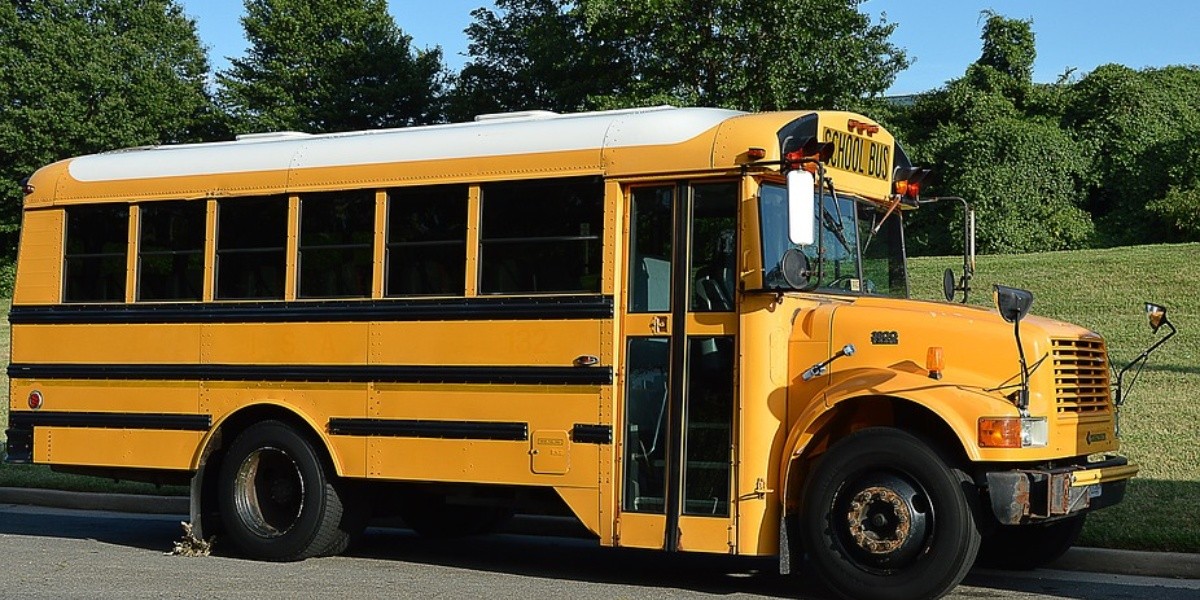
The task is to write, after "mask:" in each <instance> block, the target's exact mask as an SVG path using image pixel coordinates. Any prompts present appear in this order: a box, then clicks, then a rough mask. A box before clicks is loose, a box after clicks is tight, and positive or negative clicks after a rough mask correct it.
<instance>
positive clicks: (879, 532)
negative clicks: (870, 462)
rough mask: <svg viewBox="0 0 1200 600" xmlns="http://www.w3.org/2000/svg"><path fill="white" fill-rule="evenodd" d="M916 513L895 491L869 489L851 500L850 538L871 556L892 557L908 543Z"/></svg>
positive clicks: (848, 516) (848, 517)
mask: <svg viewBox="0 0 1200 600" xmlns="http://www.w3.org/2000/svg"><path fill="white" fill-rule="evenodd" d="M912 517H913V515H912V511H911V510H910V509H909V507H908V505H907V504H905V503H904V500H903V499H902V498H900V496H899V495H897V494H896V492H895V491H893V490H890V489H887V488H883V487H877V486H876V487H869V488H867V489H865V490H863V491H861V492H859V493H858V494H857V495H855V496H854V498H853V499H852V500H850V513H849V514H848V515H847V519H848V520H849V523H850V537H852V538H853V539H854V542H855V543H856V544H858V546H859V547H861V548H862V549H864V550H866V551H867V552H870V553H871V554H888V553H889V552H895V551H896V549H897V548H899V547H900V546H902V545H903V544H904V540H906V539H908V534H909V530H910V528H911V527H912Z"/></svg>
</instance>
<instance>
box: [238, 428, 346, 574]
mask: <svg viewBox="0 0 1200 600" xmlns="http://www.w3.org/2000/svg"><path fill="white" fill-rule="evenodd" d="M219 477H220V492H219V494H220V495H219V502H220V508H221V517H222V522H223V524H224V526H225V536H226V539H228V540H230V541H231V542H233V544H234V545H235V546H236V547H237V549H238V550H240V551H241V552H242V553H243V554H245V555H246V556H248V557H250V558H255V559H259V560H272V561H292V560H303V559H306V558H310V557H313V556H320V555H325V554H334V553H337V552H340V551H341V550H343V549H345V548H346V546H347V545H348V543H349V533H348V532H347V531H345V530H344V528H342V527H340V525H341V524H342V522H343V517H344V515H343V513H344V511H343V504H342V498H341V497H340V495H339V493H338V489H337V487H336V486H335V485H334V481H332V477H331V474H330V473H329V472H328V468H327V467H326V466H325V461H324V460H323V459H322V456H321V454H319V453H318V451H317V449H316V448H314V447H313V445H312V443H310V442H309V441H308V440H307V439H305V437H304V436H302V435H300V434H299V433H298V432H296V430H294V429H293V428H291V427H289V426H288V425H286V424H284V423H282V422H280V421H263V422H261V423H257V424H255V425H252V426H251V427H249V428H247V429H246V430H245V431H243V432H242V433H241V434H240V435H238V436H237V438H236V439H235V440H234V442H233V444H232V445H231V446H230V447H229V452H228V453H227V454H226V457H225V460H224V462H223V463H222V464H221V471H220V476H219Z"/></svg>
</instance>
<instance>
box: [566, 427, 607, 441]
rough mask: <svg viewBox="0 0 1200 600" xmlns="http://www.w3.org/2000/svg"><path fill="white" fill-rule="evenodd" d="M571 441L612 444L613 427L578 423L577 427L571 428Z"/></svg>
mask: <svg viewBox="0 0 1200 600" xmlns="http://www.w3.org/2000/svg"><path fill="white" fill-rule="evenodd" d="M571 441H573V442H575V443H577V444H611V443H612V427H611V426H609V425H588V424H584V423H576V424H575V427H573V428H571Z"/></svg>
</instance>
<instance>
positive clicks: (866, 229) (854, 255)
mask: <svg viewBox="0 0 1200 600" xmlns="http://www.w3.org/2000/svg"><path fill="white" fill-rule="evenodd" d="M787 210H788V208H787V189H786V188H785V187H784V186H782V185H777V184H764V185H763V186H762V188H761V192H760V195H759V221H760V226H761V227H762V232H761V237H762V257H763V268H764V274H763V287H765V288H767V289H773V290H787V289H799V288H798V287H797V286H796V285H794V283H795V280H794V279H793V283H792V284H789V283H788V281H787V278H785V277H784V273H783V269H784V255H785V254H786V253H787V251H788V250H789V249H792V248H797V249H798V250H799V251H800V252H801V253H803V254H804V256H805V257H806V258H807V259H808V264H809V267H808V269H809V272H810V276H809V278H808V279H807V285H805V286H802V287H803V288H804V289H816V290H820V291H828V292H837V293H851V294H879V295H886V296H895V297H907V295H908V289H907V279H906V276H905V270H904V249H903V248H904V247H903V239H904V236H903V227H902V220H901V216H900V214H899V211H896V212H895V213H893V214H892V215H889V216H888V217H887V219H883V216H884V215H883V213H881V212H878V211H877V209H876V207H875V205H873V204H871V203H868V202H863V201H857V200H855V199H854V198H853V197H851V196H844V195H838V196H836V197H835V196H831V195H829V194H822V195H821V197H820V208H819V209H818V210H817V219H816V220H817V223H816V227H817V234H818V235H817V237H816V239H817V243H816V244H814V245H811V246H796V245H794V244H792V243H791V242H790V241H789V240H788V235H787V222H788V213H787ZM876 224H879V225H880V227H879V230H878V232H877V233H874V234H872V229H873V228H874V227H875V225H876ZM860 243H861V244H862V248H861V249H860Z"/></svg>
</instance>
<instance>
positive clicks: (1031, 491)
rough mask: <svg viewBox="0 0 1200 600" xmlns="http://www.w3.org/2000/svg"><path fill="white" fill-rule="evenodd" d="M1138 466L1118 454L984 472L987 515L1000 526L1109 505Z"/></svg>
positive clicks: (1054, 517) (1118, 496) (1115, 499)
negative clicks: (988, 501)
mask: <svg viewBox="0 0 1200 600" xmlns="http://www.w3.org/2000/svg"><path fill="white" fill-rule="evenodd" d="M1137 472H1138V466H1137V465H1132V464H1129V461H1128V459H1126V458H1125V457H1122V456H1115V457H1111V458H1109V459H1107V460H1104V461H1101V462H1094V463H1088V464H1086V465H1078V466H1071V467H1058V468H1053V469H1014V470H1011V471H995V472H990V473H988V474H987V490H988V496H990V497H991V503H992V512H993V513H994V514H995V515H996V519H997V520H999V521H1000V522H1001V523H1003V524H1005V525H1020V524H1024V523H1032V522H1038V521H1047V520H1055V519H1060V518H1064V517H1070V516H1074V515H1077V514H1082V513H1085V512H1088V511H1092V510H1097V509H1101V508H1104V507H1107V506H1112V505H1114V504H1117V503H1119V502H1120V501H1121V499H1122V498H1124V497H1125V484H1126V483H1128V482H1129V480H1130V479H1131V478H1132V477H1133V476H1134V475H1136V474H1137Z"/></svg>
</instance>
